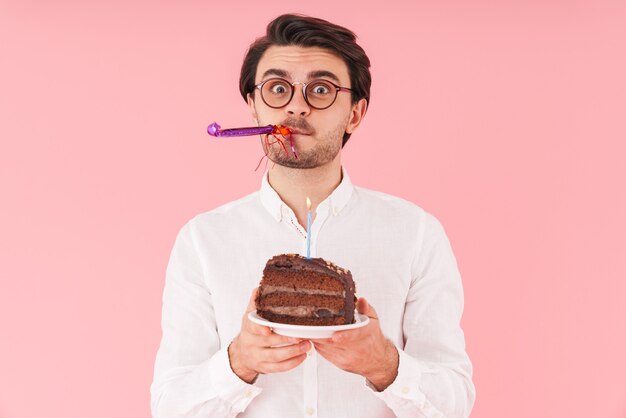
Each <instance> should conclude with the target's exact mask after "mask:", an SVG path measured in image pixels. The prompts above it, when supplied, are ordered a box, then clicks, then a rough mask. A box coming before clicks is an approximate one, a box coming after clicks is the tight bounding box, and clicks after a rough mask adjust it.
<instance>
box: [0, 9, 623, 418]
mask: <svg viewBox="0 0 626 418" xmlns="http://www.w3.org/2000/svg"><path fill="white" fill-rule="evenodd" d="M86 3H89V4H86ZM226 3H230V5H226V6H219V7H218V6H215V5H211V4H210V2H199V1H196V2H184V3H183V2H180V3H176V2H171V3H170V4H166V3H162V2H160V3H155V2H148V1H145V2H131V3H130V4H126V2H121V1H120V2H116V3H115V4H108V2H104V1H102V2H99V3H95V2H81V1H78V0H75V1H63V2H52V1H49V2H43V1H40V2H36V1H20V2H17V1H16V2H7V1H2V2H1V3H0V39H2V41H1V42H0V61H1V63H0V118H1V120H0V122H1V123H0V141H1V149H0V192H1V199H2V201H1V202H2V203H1V204H0V234H1V239H0V257H1V262H0V277H1V278H0V280H1V281H0V286H1V287H0V417H3V418H5V417H6V418H13V417H27V418H34V417H38V418H39V417H63V418H79V417H80V418H83V417H90V418H104V417H148V416H149V386H150V383H151V380H152V368H153V364H154V356H155V353H156V350H157V347H158V343H159V339H160V336H161V330H160V322H159V321H160V309H161V294H162V290H163V282H164V273H165V267H166V263H167V260H168V257H169V252H170V249H171V247H172V245H173V243H174V238H175V234H176V233H177V231H178V229H179V228H180V227H181V226H182V225H183V224H184V223H185V222H186V221H187V220H188V219H189V218H191V217H192V216H194V215H195V214H197V213H199V212H202V211H206V210H209V209H211V208H214V207H216V206H218V205H220V204H222V203H225V202H227V201H229V200H231V199H234V198H237V197H240V196H243V195H245V194H247V193H250V192H252V191H254V190H256V189H257V188H258V186H259V184H260V178H261V174H260V172H256V173H255V172H254V171H253V169H254V167H255V166H256V163H257V161H258V159H259V158H260V156H261V150H260V146H259V144H258V143H257V142H256V140H245V139H244V140H233V141H232V142H229V143H225V142H222V143H220V142H216V141H211V140H210V139H209V137H208V136H207V135H206V133H205V128H206V125H207V124H208V123H209V122H211V121H213V120H218V121H219V122H221V123H222V125H223V126H237V125H248V124H250V123H251V119H250V117H249V114H248V111H247V108H246V106H245V105H244V102H243V101H242V99H241V98H240V97H239V93H238V89H237V81H238V74H239V68H240V64H241V60H242V57H243V54H244V51H245V49H246V48H247V47H248V45H249V43H250V42H251V41H252V40H253V39H254V38H255V37H256V36H260V35H261V34H262V33H263V30H264V28H265V25H266V24H267V22H268V21H269V20H271V18H273V17H275V16H277V15H278V14H280V13H283V12H293V11H296V12H304V13H309V14H315V15H317V16H319V17H323V18H327V19H330V20H332V21H334V22H336V23H339V24H343V25H346V26H348V27H349V28H351V29H353V30H354V31H355V32H356V33H357V34H358V35H359V37H360V43H361V45H362V46H363V47H364V48H365V50H366V51H367V52H368V54H369V56H370V58H371V60H372V62H373V67H372V73H373V80H374V81H373V86H372V104H371V107H370V111H369V113H368V115H367V117H366V118H365V121H364V123H363V125H362V126H361V127H360V129H359V131H358V132H357V133H356V134H355V135H354V136H353V138H352V139H351V140H350V143H349V144H348V146H347V148H346V150H345V154H344V155H345V166H346V167H347V169H348V170H349V173H350V176H351V177H352V179H353V181H354V182H355V183H356V184H359V185H361V186H364V187H369V188H373V189H378V190H382V191H385V192H388V193H391V194H395V195H399V196H402V197H404V198H406V199H409V200H412V201H414V202H416V203H417V204H419V205H420V206H422V207H424V208H425V209H427V210H428V211H430V212H431V213H433V214H435V216H437V217H438V218H439V219H440V220H441V221H442V223H443V224H444V226H445V228H446V231H447V233H448V235H449V237H450V239H451V241H452V244H453V247H454V250H455V253H456V255H457V258H458V261H459V265H460V269H461V273H462V275H463V279H464V287H465V292H466V309H465V315H464V318H463V326H464V329H465V332H466V337H467V349H468V352H469V354H470V357H471V359H472V361H473V364H474V367H475V376H474V380H475V383H476V387H477V402H476V405H475V408H474V413H473V414H472V416H473V417H487V418H496V417H497V418H501V417H507V418H526V417H531V416H532V417H588V416H589V417H603V418H604V417H610V418H618V417H622V418H623V417H626V377H625V376H626V356H625V353H626V325H625V323H626V321H625V318H626V302H625V301H624V298H625V296H626V285H625V284H624V283H625V280H624V279H625V278H626V267H625V264H624V259H625V258H626V238H625V237H626V222H625V221H624V214H625V213H626V197H625V195H626V193H625V189H626V184H625V183H626V181H625V179H626V170H625V168H624V167H625V163H624V157H625V155H626V152H625V151H626V149H625V148H626V147H625V145H624V144H625V141H626V123H625V117H624V116H625V113H626V76H625V75H626V58H625V53H626V24H625V23H624V22H626V6H625V4H624V3H623V2H620V1H615V2H604V1H586V2H584V1H571V2H567V1H550V2H544V1H517V2H471V4H470V2H462V1H458V2H452V1H444V2H440V1H432V2H414V3H415V4H413V5H408V4H405V2H400V1H397V2H393V1H385V2H384V3H383V4H384V6H382V5H381V4H374V5H369V4H365V3H364V2H359V5H358V6H357V5H356V4H353V5H348V4H346V5H343V4H341V3H340V2H337V1H318V2H315V5H314V6H313V5H311V6H310V7H301V8H296V9H293V8H289V7H288V6H287V5H286V3H284V2H278V1H266V2H258V4H250V5H247V6H243V5H241V4H236V2H226ZM406 3H409V2H406ZM311 4H312V3H311ZM242 239H245V237H242ZM242 309H243V308H242Z"/></svg>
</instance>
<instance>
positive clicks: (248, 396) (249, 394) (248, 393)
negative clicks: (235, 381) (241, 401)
mask: <svg viewBox="0 0 626 418" xmlns="http://www.w3.org/2000/svg"><path fill="white" fill-rule="evenodd" d="M250 397H252V391H251V390H247V391H246V398H250Z"/></svg>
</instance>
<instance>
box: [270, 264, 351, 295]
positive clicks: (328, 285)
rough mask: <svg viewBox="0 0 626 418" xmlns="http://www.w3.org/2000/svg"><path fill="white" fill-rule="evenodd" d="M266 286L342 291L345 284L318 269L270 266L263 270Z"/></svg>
mask: <svg viewBox="0 0 626 418" xmlns="http://www.w3.org/2000/svg"><path fill="white" fill-rule="evenodd" d="M263 285H264V286H284V287H292V288H298V289H300V288H304V289H319V290H328V291H336V292H341V291H343V290H344V289H345V286H344V284H343V283H342V282H341V280H339V279H338V278H336V277H329V276H327V275H325V274H323V273H321V272H318V271H304V270H285V269H276V268H268V269H266V270H265V271H264V272H263Z"/></svg>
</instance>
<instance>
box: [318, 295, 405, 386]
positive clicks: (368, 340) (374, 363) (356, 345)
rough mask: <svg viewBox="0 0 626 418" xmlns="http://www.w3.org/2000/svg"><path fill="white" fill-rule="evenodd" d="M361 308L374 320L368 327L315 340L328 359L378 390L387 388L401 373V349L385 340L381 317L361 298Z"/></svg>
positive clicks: (359, 301) (319, 351) (358, 305)
mask: <svg viewBox="0 0 626 418" xmlns="http://www.w3.org/2000/svg"><path fill="white" fill-rule="evenodd" d="M357 309H358V311H359V312H360V313H361V314H364V315H367V316H368V317H369V318H370V323H369V324H367V325H366V326H364V327H361V328H357V329H354V330H348V331H338V332H335V333H334V334H333V336H332V338H328V339H315V340H311V342H312V343H313V344H314V345H315V350H316V351H317V352H318V353H320V355H322V356H323V357H324V358H325V359H326V360H328V361H330V362H331V363H333V364H334V365H335V366H337V367H339V368H340V369H343V370H345V371H347V372H351V373H356V374H359V375H361V376H363V377H365V378H366V379H367V380H369V381H370V382H371V383H372V385H374V387H375V388H376V389H377V390H378V391H382V390H385V389H386V388H387V386H389V385H390V384H392V383H393V381H394V380H395V379H396V376H397V374H398V361H399V356H398V350H397V349H396V347H395V346H394V345H393V343H392V342H391V341H389V340H387V339H386V338H385V336H384V335H383V333H382V331H381V329H380V323H379V321H378V314H377V313H376V311H375V310H374V308H373V307H372V306H370V305H369V304H368V303H367V301H366V300H365V298H359V300H358V303H357Z"/></svg>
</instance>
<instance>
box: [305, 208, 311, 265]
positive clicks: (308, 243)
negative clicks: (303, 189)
mask: <svg viewBox="0 0 626 418" xmlns="http://www.w3.org/2000/svg"><path fill="white" fill-rule="evenodd" d="M306 207H307V209H308V212H309V213H308V216H307V221H306V258H307V260H310V259H311V199H309V198H308V197H307V198H306Z"/></svg>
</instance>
